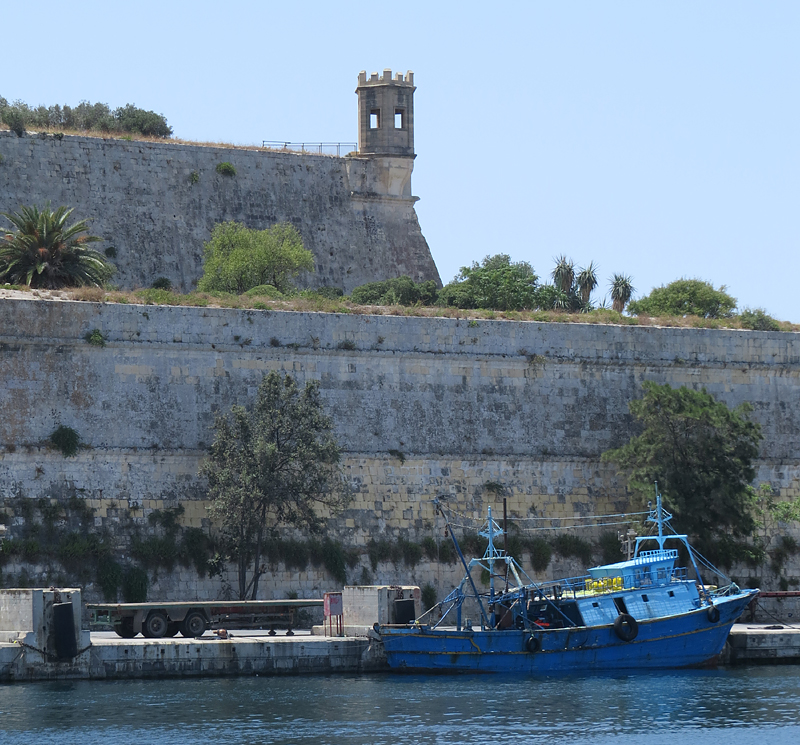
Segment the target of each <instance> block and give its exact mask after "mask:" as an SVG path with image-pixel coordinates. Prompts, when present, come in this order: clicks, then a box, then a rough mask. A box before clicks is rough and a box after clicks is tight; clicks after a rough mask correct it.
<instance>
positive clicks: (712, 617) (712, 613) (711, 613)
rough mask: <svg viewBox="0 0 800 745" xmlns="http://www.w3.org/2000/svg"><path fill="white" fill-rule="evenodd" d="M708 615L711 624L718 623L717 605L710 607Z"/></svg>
mask: <svg viewBox="0 0 800 745" xmlns="http://www.w3.org/2000/svg"><path fill="white" fill-rule="evenodd" d="M706 615H707V616H708V620H709V621H711V623H716V622H717V621H719V608H717V606H716V605H709V606H708V610H707V611H706Z"/></svg>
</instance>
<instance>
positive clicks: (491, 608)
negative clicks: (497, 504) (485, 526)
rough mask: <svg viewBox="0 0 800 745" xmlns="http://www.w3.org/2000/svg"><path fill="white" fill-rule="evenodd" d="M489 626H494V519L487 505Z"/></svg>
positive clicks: (490, 508) (490, 507)
mask: <svg viewBox="0 0 800 745" xmlns="http://www.w3.org/2000/svg"><path fill="white" fill-rule="evenodd" d="M488 532H489V549H488V551H487V552H486V553H487V554H488V556H489V559H488V564H489V628H492V629H493V628H494V520H492V506H491V505H489V531H488Z"/></svg>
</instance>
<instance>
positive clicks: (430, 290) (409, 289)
mask: <svg viewBox="0 0 800 745" xmlns="http://www.w3.org/2000/svg"><path fill="white" fill-rule="evenodd" d="M350 297H351V299H352V301H353V302H354V303H359V304H360V305H433V304H435V302H436V297H437V290H436V283H435V282H434V281H433V280H428V281H427V282H419V283H417V282H415V281H414V280H413V279H411V277H407V276H405V275H404V276H402V277H396V278H395V279H385V280H382V281H380V282H368V283H367V284H365V285H360V286H359V287H356V288H355V289H354V290H353V291H352V292H351V293H350Z"/></svg>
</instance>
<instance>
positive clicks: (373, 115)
mask: <svg viewBox="0 0 800 745" xmlns="http://www.w3.org/2000/svg"><path fill="white" fill-rule="evenodd" d="M369 128H370V129H380V128H381V110H380V109H372V111H370V112H369Z"/></svg>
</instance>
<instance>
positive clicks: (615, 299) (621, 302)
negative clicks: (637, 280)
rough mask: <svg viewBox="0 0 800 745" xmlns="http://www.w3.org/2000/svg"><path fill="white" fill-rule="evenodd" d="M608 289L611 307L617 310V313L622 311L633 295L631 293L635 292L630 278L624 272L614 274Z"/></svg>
mask: <svg viewBox="0 0 800 745" xmlns="http://www.w3.org/2000/svg"><path fill="white" fill-rule="evenodd" d="M610 289H611V307H612V308H613V309H614V310H615V311H617V313H622V311H623V310H625V306H626V305H627V304H628V302H629V301H630V299H631V297H632V296H633V293H634V292H636V288H634V286H633V282H632V281H631V278H630V277H629V276H627V275H625V274H615V275H614V276H613V277H612V278H611V282H610Z"/></svg>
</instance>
